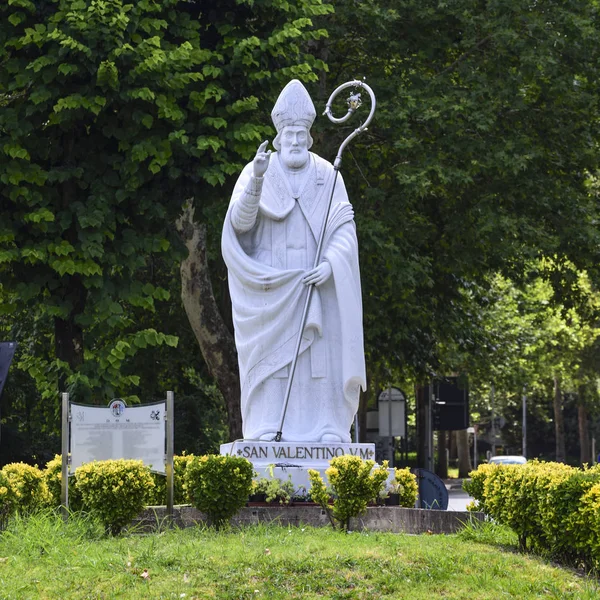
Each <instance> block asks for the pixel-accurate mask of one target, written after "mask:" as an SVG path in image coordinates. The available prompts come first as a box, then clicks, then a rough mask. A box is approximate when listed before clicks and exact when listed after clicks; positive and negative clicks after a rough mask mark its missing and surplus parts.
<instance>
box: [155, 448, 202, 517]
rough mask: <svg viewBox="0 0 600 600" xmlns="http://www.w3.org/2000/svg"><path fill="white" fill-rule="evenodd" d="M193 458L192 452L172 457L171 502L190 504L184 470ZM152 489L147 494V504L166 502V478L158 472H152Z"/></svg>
mask: <svg viewBox="0 0 600 600" xmlns="http://www.w3.org/2000/svg"><path fill="white" fill-rule="evenodd" d="M193 458H194V455H193V454H182V455H181V456H174V457H173V471H174V473H173V504H190V502H191V501H190V497H189V494H188V492H187V488H186V485H185V478H184V476H185V470H186V468H187V466H188V463H189V462H190V461H191V460H192V459H193ZM152 479H153V481H154V489H153V490H152V492H151V493H150V494H149V495H148V497H147V499H146V502H147V503H148V504H149V505H154V506H162V505H163V504H166V503H167V478H166V477H165V476H164V475H159V474H158V473H152Z"/></svg>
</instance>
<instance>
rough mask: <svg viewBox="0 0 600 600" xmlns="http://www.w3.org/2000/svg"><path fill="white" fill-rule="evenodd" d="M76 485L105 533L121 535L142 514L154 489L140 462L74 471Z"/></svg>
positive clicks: (102, 464)
mask: <svg viewBox="0 0 600 600" xmlns="http://www.w3.org/2000/svg"><path fill="white" fill-rule="evenodd" d="M75 486H76V487H77V490H78V492H79V493H80V494H81V498H82V501H83V505H84V506H85V507H86V508H87V509H89V510H91V511H92V512H93V513H95V514H96V515H97V516H98V518H99V519H100V520H101V521H102V523H103V524H104V526H105V528H106V530H107V531H108V532H110V533H111V534H113V535H116V534H118V533H119V532H120V531H121V529H123V527H125V525H127V524H128V523H130V522H131V520H132V519H133V518H134V517H135V516H136V515H138V514H139V512H140V511H141V510H142V508H143V507H144V505H145V500H146V495H147V493H148V492H149V491H150V490H151V489H152V488H153V487H154V482H153V480H152V476H151V474H150V469H149V468H148V467H146V466H144V464H143V463H142V461H141V460H123V459H121V460H104V461H94V462H91V463H86V464H84V465H81V466H80V467H77V469H75Z"/></svg>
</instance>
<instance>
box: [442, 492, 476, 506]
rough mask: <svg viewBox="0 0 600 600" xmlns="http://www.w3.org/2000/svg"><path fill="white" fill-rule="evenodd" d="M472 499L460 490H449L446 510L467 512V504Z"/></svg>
mask: <svg viewBox="0 0 600 600" xmlns="http://www.w3.org/2000/svg"><path fill="white" fill-rule="evenodd" d="M472 500H473V498H471V496H469V495H468V494H467V492H465V491H464V490H461V489H450V490H448V510H454V511H462V510H467V504H469V502H471V501H472Z"/></svg>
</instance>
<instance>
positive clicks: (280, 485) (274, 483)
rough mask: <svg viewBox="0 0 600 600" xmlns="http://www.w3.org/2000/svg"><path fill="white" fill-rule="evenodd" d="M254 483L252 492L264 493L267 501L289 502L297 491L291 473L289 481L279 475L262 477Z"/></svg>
mask: <svg viewBox="0 0 600 600" xmlns="http://www.w3.org/2000/svg"><path fill="white" fill-rule="evenodd" d="M252 483H253V486H252V494H257V495H258V494H264V496H265V502H278V503H279V504H282V505H284V504H289V503H290V502H291V500H292V496H293V495H294V491H295V488H294V484H293V483H292V476H291V475H288V479H287V481H283V480H281V479H279V478H278V477H260V478H259V479H257V480H256V481H253V482H252Z"/></svg>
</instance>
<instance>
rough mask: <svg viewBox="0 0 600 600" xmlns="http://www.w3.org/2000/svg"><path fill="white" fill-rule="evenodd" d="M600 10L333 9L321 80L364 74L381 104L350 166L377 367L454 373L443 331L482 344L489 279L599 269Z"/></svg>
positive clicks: (371, 355)
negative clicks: (475, 290)
mask: <svg viewBox="0 0 600 600" xmlns="http://www.w3.org/2000/svg"><path fill="white" fill-rule="evenodd" d="M595 10H596V9H595V7H594V5H593V4H592V3H590V2H588V1H587V0H585V1H583V0H581V1H579V0H573V1H569V2H566V3H565V2H560V3H558V2H545V3H543V4H540V3H531V2H527V1H521V0H519V1H517V2H503V1H494V2H487V3H481V2H476V1H474V0H459V1H457V2H449V3H442V4H440V3H439V2H433V1H429V0H426V1H422V0H418V1H417V0H404V1H401V2H393V3H392V2H385V1H384V2H374V1H366V2H361V3H359V4H356V3H354V2H345V1H341V2H338V3H336V14H335V17H332V18H331V21H330V23H329V24H328V29H329V32H330V36H329V38H328V39H327V40H325V41H324V42H323V45H322V50H321V51H322V56H326V57H327V62H328V64H329V67H330V71H329V73H330V75H328V76H327V77H328V78H330V80H332V81H331V84H328V83H327V82H323V84H322V85H323V87H324V88H327V87H333V85H335V84H337V83H339V82H341V81H344V80H347V79H351V78H354V77H362V76H365V77H366V78H367V81H368V82H369V84H370V85H371V86H372V87H373V89H374V90H375V92H376V94H377V98H378V111H377V114H376V118H375V120H374V122H373V124H372V126H371V127H370V132H369V133H368V134H367V135H366V136H364V137H361V138H358V139H357V140H356V141H355V142H354V143H353V147H352V148H351V151H350V152H348V156H347V158H346V159H345V163H344V176H345V179H346V181H347V185H348V188H349V190H351V195H352V198H353V202H354V204H355V210H356V221H357V226H358V232H359V242H360V244H361V272H362V275H363V287H364V290H365V291H364V308H365V332H366V345H367V354H368V363H367V364H368V369H373V368H374V367H375V368H378V367H377V366H376V365H378V364H379V363H383V364H389V365H391V366H392V369H393V370H395V371H397V372H398V371H402V372H404V373H406V372H412V373H414V375H415V376H416V377H417V379H419V378H422V377H423V376H425V377H427V376H429V375H431V374H436V373H441V374H443V373H444V371H446V366H445V365H444V364H443V353H442V352H440V348H442V347H443V346H444V344H446V343H448V342H449V341H452V342H453V343H457V344H458V345H459V348H460V349H461V351H464V352H466V353H472V354H477V352H478V351H479V350H478V341H479V339H480V337H481V336H480V332H479V331H478V324H477V322H476V318H474V316H473V315H472V314H471V313H470V312H469V306H468V303H467V304H465V302H464V296H463V295H462V292H463V291H464V290H468V289H469V287H470V286H473V285H478V286H482V287H483V286H486V285H488V281H489V280H488V275H489V274H490V273H494V272H497V271H501V272H502V273H504V274H505V275H507V276H510V277H511V278H513V279H514V280H515V281H518V280H519V278H520V276H521V272H522V271H523V266H524V265H525V264H526V263H527V262H528V261H530V260H531V259H532V258H534V257H540V256H544V255H546V256H552V257H556V258H557V260H558V261H559V262H560V261H561V260H562V259H563V258H564V257H568V258H570V259H571V260H572V261H573V263H574V264H575V265H576V266H577V267H578V268H587V269H588V271H589V273H590V276H591V277H592V278H597V275H598V269H597V265H598V264H599V262H598V247H599V245H598V241H599V233H600V232H599V231H598V228H597V226H595V225H594V223H595V222H596V221H597V218H598V206H599V205H598V203H597V195H596V191H595V190H594V189H590V187H589V173H591V172H593V171H594V170H595V168H596V165H597V146H596V140H597V139H598V133H599V132H598V126H599V124H600V121H599V119H598V106H599V104H598V89H599V88H598V79H599V77H598V76H599V71H598V64H599V63H598V60H597V58H598V55H599V42H600V36H599V35H598V30H597V28H596V26H595V23H596V12H595ZM351 126H352V125H349V127H351ZM344 133H345V132H344ZM341 135H343V133H340V137H341ZM328 139H329V140H330V143H331V145H332V146H335V144H336V143H337V142H338V139H337V138H336V137H335V136H331V135H330V136H329V138H328ZM357 190H359V191H360V193H359V194H357ZM352 191H354V193H352ZM390 324H393V326H392V327H390Z"/></svg>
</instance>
